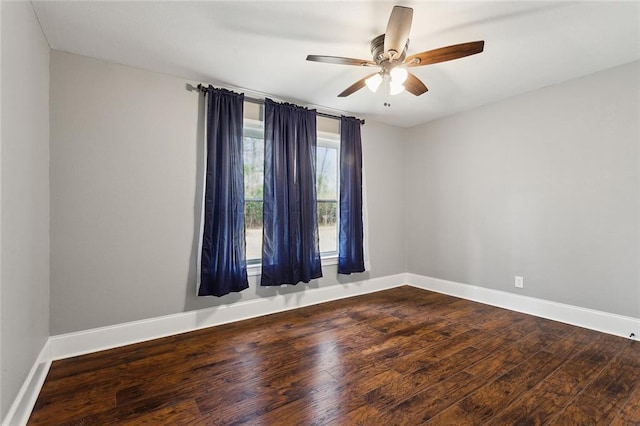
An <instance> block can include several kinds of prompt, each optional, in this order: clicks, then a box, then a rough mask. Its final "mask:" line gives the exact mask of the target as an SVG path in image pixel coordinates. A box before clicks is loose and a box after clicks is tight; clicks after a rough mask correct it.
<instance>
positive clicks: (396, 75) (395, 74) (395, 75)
mask: <svg viewBox="0 0 640 426" xmlns="http://www.w3.org/2000/svg"><path fill="white" fill-rule="evenodd" d="M389 74H391V83H392V84H402V83H404V82H405V80H406V79H407V76H408V75H409V72H408V71H407V69H406V68H394V69H392V70H391V72H390V73H389Z"/></svg>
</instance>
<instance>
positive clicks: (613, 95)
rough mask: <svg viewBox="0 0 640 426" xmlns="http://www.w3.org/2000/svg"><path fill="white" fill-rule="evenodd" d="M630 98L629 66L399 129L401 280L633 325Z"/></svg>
mask: <svg viewBox="0 0 640 426" xmlns="http://www.w3.org/2000/svg"><path fill="white" fill-rule="evenodd" d="M639 94H640V63H639V62H635V63H632V64H628V65H625V66H621V67H617V68H613V69H610V70H607V71H604V72H600V73H597V74H592V75H589V76H586V77H582V78H579V79H575V80H571V81H568V82H565V83H561V84H558V85H555V86H551V87H547V88H544V89H541V90H538V91H535V92H531V93H528V94H524V95H522V96H518V97H515V98H512V99H509V100H506V101H503V102H500V103H497V104H494V105H490V106H486V107H483V108H479V109H476V110H472V111H468V112H465V113H461V114H457V115H455V116H451V117H448V118H444V119H441V120H437V121H434V122H431V123H428V124H426V125H423V126H420V127H416V128H412V129H410V130H408V131H407V139H408V141H409V142H408V145H407V150H406V155H407V157H406V162H407V194H408V196H407V206H406V218H407V229H408V232H407V269H408V271H409V272H412V273H416V274H421V275H426V276H432V277H437V278H442V279H447V280H452V281H457V282H461V283H467V284H473V285H478V286H482V287H487V288H492V289H498V290H503V291H509V292H517V293H518V294H523V295H528V296H533V297H537V298H541V299H546V300H551V301H557V302H562V303H568V304H572V305H577V306H582V307H586V308H593V309H597V310H601V311H605V312H612V313H617V314H621V315H629V316H633V317H640V277H639V263H640V262H639V260H640V253H639V246H640V226H639V222H640V211H639V207H638V204H639V201H638V200H639V196H640V193H639V191H640V186H639V165H640V158H639V145H640V131H639V123H640V106H639V98H640V96H639ZM515 275H522V276H524V284H525V288H524V289H522V290H519V289H515V288H514V276H515Z"/></svg>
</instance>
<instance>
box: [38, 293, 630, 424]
mask: <svg viewBox="0 0 640 426" xmlns="http://www.w3.org/2000/svg"><path fill="white" fill-rule="evenodd" d="M425 423H426V424H446V425H463V424H474V425H485V424H492V425H512V424H520V425H537V424H552V425H565V424H566V425H573V424H578V425H600V424H603V425H607V424H615V425H639V424H640V343H638V342H634V341H631V340H627V339H623V338H619V337H614V336H610V335H607V334H602V333H597V332H594V331H590V330H585V329H582V328H578V327H573V326H569V325H566V324H562V323H558V322H554V321H549V320H544V319H540V318H536V317H533V316H528V315H524V314H519V313H516V312H511V311H507V310H504V309H498V308H494V307H491V306H487V305H482V304H479V303H474V302H469V301H466V300H462V299H457V298H454V297H450V296H445V295H441V294H438V293H432V292H428V291H424V290H419V289H415V288H412V287H400V288H396V289H392V290H387V291H382V292H378V293H373V294H369V295H365V296H359V297H355V298H350V299H344V300H339V301H335V302H330V303H325V304H322V305H316V306H312V307H308V308H302V309H298V310H294V311H289V312H285V313H280V314H274V315H269V316H265V317H261V318H256V319H251V320H247V321H242V322H238V323H233V324H228V325H223V326H219V327H213V328H208V329H205V330H199V331H195V332H191V333H186V334H181V335H177V336H172V337H167V338H163V339H158V340H154V341H150V342H145V343H140V344H136V345H130V346H126V347H122V348H117V349H112V350H108V351H103V352H98V353H93V354H90V355H84V356H79V357H75V358H70V359H65V360H61V361H56V362H54V363H53V365H52V367H51V370H50V371H49V375H48V376H47V379H46V382H45V384H44V387H43V389H42V391H41V393H40V396H39V398H38V401H37V403H36V407H35V409H34V412H33V414H32V415H31V419H30V421H29V424H31V425H40V424H45V425H56V424H71V425H93V424H98V425H112V424H135V425H141V424H151V425H160V424H171V425H177V424H185V425H198V424H203V425H204V424H211V425H231V424H260V425H295V424H302V425H325V424H335V425H352V424H353V425H356V424H363V425H378V424H382V425H417V424H425Z"/></svg>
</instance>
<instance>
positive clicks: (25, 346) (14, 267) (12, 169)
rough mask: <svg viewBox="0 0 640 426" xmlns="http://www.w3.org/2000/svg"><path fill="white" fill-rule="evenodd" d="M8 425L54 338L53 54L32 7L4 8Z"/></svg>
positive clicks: (4, 398)
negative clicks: (51, 293)
mask: <svg viewBox="0 0 640 426" xmlns="http://www.w3.org/2000/svg"><path fill="white" fill-rule="evenodd" d="M0 8H1V11H2V12H1V15H2V18H1V19H2V20H1V25H2V144H1V151H2V154H1V162H0V168H1V178H0V180H1V185H0V187H1V190H0V194H1V196H0V203H1V205H2V209H1V211H2V213H1V215H2V219H1V223H2V225H1V231H0V232H1V234H0V235H1V239H0V241H1V243H0V269H1V273H0V289H1V292H2V302H1V307H0V309H1V311H2V312H1V314H0V315H1V321H0V322H1V334H2V337H1V349H0V358H1V362H0V364H1V371H2V373H1V375H2V378H1V380H0V383H1V384H0V394H1V397H0V400H1V401H0V402H1V404H0V408H1V411H0V418H2V419H4V418H5V416H6V414H7V411H8V409H9V406H10V405H11V402H12V401H13V400H14V398H15V397H16V395H17V393H18V390H19V389H20V387H21V386H22V383H23V382H24V380H25V378H26V376H27V374H28V373H29V370H30V369H31V366H32V365H33V363H34V361H35V360H36V358H37V356H38V354H39V352H40V350H41V349H42V347H43V346H44V343H45V341H46V340H47V338H48V336H49V46H48V45H47V42H46V41H45V39H44V37H43V36H42V33H41V31H40V26H39V25H38V22H37V20H36V17H35V15H34V12H33V9H32V8H31V4H30V3H29V2H2V3H1V4H0Z"/></svg>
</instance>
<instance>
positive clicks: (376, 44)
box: [371, 34, 409, 66]
mask: <svg viewBox="0 0 640 426" xmlns="http://www.w3.org/2000/svg"><path fill="white" fill-rule="evenodd" d="M408 47H409V39H407V44H405V46H404V49H402V53H401V54H400V56H399V57H398V58H397V59H396V60H395V61H394V62H397V63H402V62H403V61H404V59H405V58H406V57H407V48H408ZM371 55H373V60H374V62H375V63H376V64H378V65H381V66H382V63H383V62H388V61H389V59H388V58H386V57H385V56H384V34H380V35H379V36H378V37H376V38H374V39H373V40H371Z"/></svg>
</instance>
